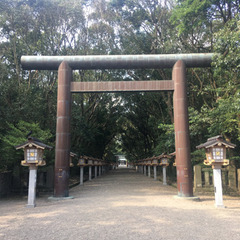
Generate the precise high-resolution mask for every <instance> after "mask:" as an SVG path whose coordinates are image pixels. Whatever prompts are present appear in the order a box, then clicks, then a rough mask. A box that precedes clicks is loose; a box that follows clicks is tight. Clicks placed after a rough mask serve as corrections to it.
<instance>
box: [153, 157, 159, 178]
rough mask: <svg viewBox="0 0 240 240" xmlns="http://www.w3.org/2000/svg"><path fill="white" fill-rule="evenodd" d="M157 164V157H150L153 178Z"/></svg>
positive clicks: (155, 175) (155, 176) (155, 174)
mask: <svg viewBox="0 0 240 240" xmlns="http://www.w3.org/2000/svg"><path fill="white" fill-rule="evenodd" d="M157 165H158V158H157V157H153V158H152V166H153V176H154V180H157Z"/></svg>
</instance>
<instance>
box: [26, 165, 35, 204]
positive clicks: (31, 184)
mask: <svg viewBox="0 0 240 240" xmlns="http://www.w3.org/2000/svg"><path fill="white" fill-rule="evenodd" d="M36 185H37V166H35V165H30V166H29V183H28V204H27V207H28V208H34V207H35V206H36V204H35V200H36Z"/></svg>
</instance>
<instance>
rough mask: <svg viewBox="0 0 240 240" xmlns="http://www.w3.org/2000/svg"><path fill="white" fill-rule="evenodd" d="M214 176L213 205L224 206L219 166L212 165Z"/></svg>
mask: <svg viewBox="0 0 240 240" xmlns="http://www.w3.org/2000/svg"><path fill="white" fill-rule="evenodd" d="M213 178H214V189H215V206H216V207H220V208H222V207H224V205H223V196H222V176H221V166H214V169H213Z"/></svg>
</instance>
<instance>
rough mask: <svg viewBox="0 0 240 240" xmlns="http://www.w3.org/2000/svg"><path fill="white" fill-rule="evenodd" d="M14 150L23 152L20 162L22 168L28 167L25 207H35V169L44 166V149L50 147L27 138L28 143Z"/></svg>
mask: <svg viewBox="0 0 240 240" xmlns="http://www.w3.org/2000/svg"><path fill="white" fill-rule="evenodd" d="M15 148H16V149H17V150H18V149H23V150H24V160H23V161H21V165H22V166H27V167H29V186H28V204H27V207H29V208H32V207H35V206H36V204H35V200H36V184H37V168H38V166H44V165H46V162H45V160H44V159H43V153H44V150H45V148H48V149H51V148H52V147H50V146H48V145H46V144H44V143H43V142H41V141H40V140H39V139H37V138H34V137H31V136H29V137H28V141H27V142H25V143H23V144H20V145H18V146H15Z"/></svg>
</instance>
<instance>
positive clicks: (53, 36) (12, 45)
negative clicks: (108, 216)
mask: <svg viewBox="0 0 240 240" xmlns="http://www.w3.org/2000/svg"><path fill="white" fill-rule="evenodd" d="M239 6H240V1H239V0H235V1H230V0H228V1H223V0H220V1H216V0H203V1H196V0H138V1H137V0H131V1H130V0H108V1H107V0H96V1H91V0H78V1H76V0H3V1H1V2H0V56H1V62H0V103H1V104H0V170H7V169H11V168H12V167H13V165H14V164H20V160H22V159H21V156H19V154H16V152H15V149H14V148H13V145H14V144H18V143H17V140H18V141H19V143H21V142H20V141H22V140H23V136H25V135H26V134H27V131H29V130H33V131H34V133H33V135H34V136H35V135H36V136H35V137H38V138H40V137H43V140H46V141H47V143H48V144H49V145H52V146H54V145H55V134H56V132H55V131H56V127H55V125H56V102H57V72H55V71H25V70H23V69H22V67H21V64H20V57H21V56H22V55H51V56H57V55H90V54H91V55H99V54H170V53H176V54H177V53H190V52H196V53H197V52H199V53H205V52H213V53H220V55H216V57H215V58H214V61H213V65H212V67H211V68H207V69H199V68H194V69H188V70H187V80H188V82H187V87H188V100H189V119H190V134H191V148H192V152H193V156H192V160H193V163H196V162H197V161H198V159H199V158H198V157H196V155H197V154H196V151H195V146H197V145H199V144H200V143H201V142H204V141H206V139H207V138H208V137H211V136H214V135H219V134H222V135H223V136H224V137H225V138H226V139H228V140H231V141H232V142H233V143H235V144H237V148H236V149H235V155H239V150H240V148H239V146H240V145H239V141H240V107H239V102H240V95H239V94H240V88H239V87H240V85H239V82H240V81H239V79H240V76H239V73H240V50H239V49H240V46H239V45H240V42H239V39H240V19H239V12H240V11H239ZM148 79H149V80H150V79H151V80H162V79H171V70H169V69H153V70H152V69H150V70H146V69H138V70H136V69H132V70H124V69H123V70H95V71H82V70H80V71H74V81H116V80H118V81H121V80H125V81H139V80H148ZM172 105H173V104H172V93H170V92H169V93H163V92H160V93H134V94H133V93H118V94H113V93H111V94H110V93H105V94H102V93H101V94H100V93H99V94H86V93H85V94H78V95H77V94H73V96H72V115H71V118H72V120H71V131H72V132H71V150H72V151H74V152H76V153H78V154H79V155H82V154H86V155H90V156H93V157H98V158H105V159H106V160H112V161H113V160H114V154H117V153H124V154H126V155H127V158H128V159H129V160H132V161H134V160H136V159H139V158H145V157H150V156H152V155H158V154H161V153H162V152H165V151H167V152H172V151H174V131H173V129H174V123H173V109H172V108H173V106H172ZM23 126H24V127H23ZM30 128H31V129H30ZM44 136H45V137H44ZM53 155H54V153H51V154H49V155H48V156H47V157H48V158H49V161H48V162H49V163H52V162H53V161H54V156H53Z"/></svg>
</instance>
